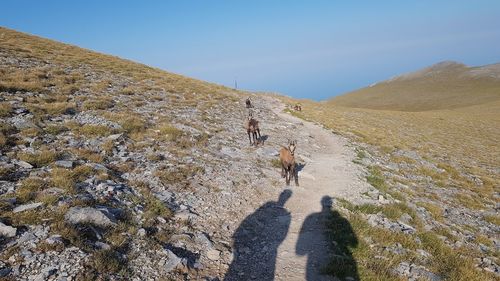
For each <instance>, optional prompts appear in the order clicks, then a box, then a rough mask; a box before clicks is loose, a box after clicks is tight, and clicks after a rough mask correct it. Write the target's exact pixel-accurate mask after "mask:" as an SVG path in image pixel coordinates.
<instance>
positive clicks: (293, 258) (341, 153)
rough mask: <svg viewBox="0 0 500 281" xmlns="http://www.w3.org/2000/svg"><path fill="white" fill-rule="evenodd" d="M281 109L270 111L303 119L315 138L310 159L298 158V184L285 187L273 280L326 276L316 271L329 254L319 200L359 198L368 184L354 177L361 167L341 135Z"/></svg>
mask: <svg viewBox="0 0 500 281" xmlns="http://www.w3.org/2000/svg"><path fill="white" fill-rule="evenodd" d="M282 109H283V108H282V107H281V106H279V105H278V106H275V107H274V109H273V111H274V112H275V113H276V114H277V115H278V116H280V117H281V118H283V119H285V120H287V121H288V122H292V123H300V122H301V123H303V124H304V126H303V127H302V128H303V130H305V131H306V132H307V133H308V134H309V135H310V138H313V139H314V140H315V143H313V146H316V147H317V149H316V150H315V151H314V152H312V153H311V158H310V159H307V158H305V159H304V157H302V159H303V160H304V161H303V164H305V166H304V167H303V169H302V170H301V171H300V172H299V179H300V186H299V187H295V186H293V187H291V189H292V191H293V196H292V197H291V198H290V200H288V201H287V203H286V204H285V207H286V208H287V209H288V211H289V212H290V213H291V224H290V229H289V231H288V235H287V236H286V238H285V240H284V241H283V243H282V244H281V246H280V247H279V248H278V259H277V267H276V280H330V279H329V278H327V277H325V276H322V275H320V269H321V267H322V266H323V265H324V264H325V261H326V262H327V261H328V259H329V257H328V255H329V253H328V247H329V245H328V244H329V243H328V241H327V239H326V237H325V230H326V229H325V226H326V224H325V213H324V212H322V205H324V204H329V203H330V202H328V201H329V200H328V199H327V198H328V197H330V198H331V199H332V201H331V202H332V203H333V204H334V202H335V198H345V199H349V200H350V201H359V200H361V199H360V194H361V193H362V192H364V191H366V190H367V189H368V186H367V184H366V182H364V181H363V180H361V179H360V175H361V173H362V171H361V170H359V167H358V166H357V165H355V164H354V163H353V162H352V160H353V159H354V155H355V154H354V149H353V148H352V147H349V146H348V145H347V143H346V141H345V140H344V139H343V138H342V137H340V136H338V135H335V134H333V133H331V132H330V131H328V130H326V129H324V128H322V127H320V126H318V125H315V124H312V123H310V122H304V121H303V120H300V119H298V118H296V117H293V116H291V115H289V114H286V113H283V112H282ZM298 154H299V158H300V152H298Z"/></svg>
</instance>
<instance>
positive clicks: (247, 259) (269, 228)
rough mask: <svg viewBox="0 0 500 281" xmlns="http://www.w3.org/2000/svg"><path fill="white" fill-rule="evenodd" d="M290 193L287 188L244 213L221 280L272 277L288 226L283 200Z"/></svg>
mask: <svg viewBox="0 0 500 281" xmlns="http://www.w3.org/2000/svg"><path fill="white" fill-rule="evenodd" d="M291 196H292V191H291V190H289V189H286V190H284V191H283V192H281V194H280V196H279V199H278V201H269V202H266V203H265V204H264V205H262V206H260V208H258V209H257V210H256V211H255V212H254V213H252V214H250V215H249V216H247V217H246V218H245V219H244V220H243V221H242V222H241V224H240V226H239V227H238V229H236V231H235V232H234V234H233V239H234V241H233V255H234V258H233V261H232V263H231V265H230V266H229V269H228V271H227V273H226V276H225V277H224V281H240V280H242V281H243V280H259V281H272V280H274V273H275V269H276V258H277V253H278V247H279V245H280V244H281V243H282V242H283V240H285V237H286V235H287V233H288V228H289V227H290V221H291V216H290V212H288V211H287V210H286V209H285V207H284V206H285V203H286V202H287V201H288V199H289V198H290V197H291Z"/></svg>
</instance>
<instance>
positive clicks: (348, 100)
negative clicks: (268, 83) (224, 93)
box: [283, 64, 500, 280]
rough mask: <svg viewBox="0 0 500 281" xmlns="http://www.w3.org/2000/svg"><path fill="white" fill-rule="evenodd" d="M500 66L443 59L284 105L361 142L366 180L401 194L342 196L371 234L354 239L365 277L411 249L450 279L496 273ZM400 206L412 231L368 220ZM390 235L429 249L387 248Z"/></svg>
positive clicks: (361, 231) (354, 219)
mask: <svg viewBox="0 0 500 281" xmlns="http://www.w3.org/2000/svg"><path fill="white" fill-rule="evenodd" d="M492 69H493V71H492ZM497 69H498V65H493V66H487V67H480V68H467V67H465V66H463V65H458V64H444V65H438V66H435V67H432V68H429V69H426V70H423V71H421V72H418V73H414V74H410V75H405V76H401V77H399V78H396V79H394V80H392V81H387V82H382V83H380V84H377V85H375V86H373V87H371V88H366V89H362V90H359V91H357V92H355V93H351V94H347V95H345V96H342V97H339V98H335V99H333V100H332V101H329V102H320V103H318V102H312V101H304V100H301V101H300V102H301V103H302V105H303V106H302V112H296V111H293V110H290V109H288V110H287V111H288V112H290V113H291V114H294V115H296V116H298V117H301V118H304V119H306V120H311V121H314V122H317V123H320V124H322V125H324V126H325V127H328V128H330V129H332V130H333V132H335V133H338V134H341V135H344V136H345V137H347V138H349V139H350V140H352V141H353V142H355V143H356V144H357V147H358V148H357V149H358V160H357V163H358V164H361V165H363V166H365V167H366V169H367V171H368V175H367V177H366V178H367V180H368V182H370V183H371V184H372V185H373V186H374V187H376V188H377V189H379V190H380V191H381V192H383V193H385V195H384V197H388V198H393V199H396V200H397V201H396V202H398V203H396V204H381V205H367V206H352V205H351V204H349V203H348V202H341V203H340V204H339V205H338V206H337V207H336V209H337V210H338V211H340V212H342V213H343V214H344V215H345V216H346V217H348V218H349V221H350V223H351V225H352V226H353V228H354V231H355V233H356V234H357V235H358V236H359V237H361V238H362V239H361V240H362V241H370V242H362V243H360V245H358V246H357V247H353V248H352V249H351V251H352V253H353V256H354V257H355V259H356V260H357V262H358V266H359V267H360V272H361V276H362V279H363V280H364V279H366V280H381V279H380V278H381V277H380V276H385V277H383V278H382V279H383V280H390V278H392V277H390V276H393V272H394V271H393V269H394V268H395V267H396V266H398V264H399V266H401V264H400V262H401V261H407V260H408V259H410V260H413V262H414V263H415V264H417V265H422V266H425V267H427V268H429V269H431V270H432V272H435V273H438V274H439V275H440V276H441V277H443V278H444V280H498V264H500V259H499V258H500V255H499V253H500V251H499V247H498V245H499V243H498V231H499V230H500V220H499V215H498V210H497V208H498V204H500V170H499V168H498V167H500V146H499V145H498V140H499V139H500V101H499V100H498V97H499V95H500V91H498V90H496V91H495V89H498V85H499V84H498V82H497V80H496V79H497V78H493V76H495V75H496V74H494V73H498V72H495V71H497ZM429 73H432V75H431V74H429ZM472 75H477V77H471V76H472ZM486 76H489V77H486ZM443 77H446V79H443ZM464 77H465V78H464ZM490 77H491V78H490ZM455 83H462V84H461V85H463V87H458V86H457V85H454V84H455ZM422 89H428V91H422ZM438 89H441V90H439V91H438ZM450 89H454V90H455V92H453V91H451V90H450ZM410 94H415V95H419V94H421V96H418V97H415V96H412V95H410ZM476 94H477V96H476ZM371 95H373V96H376V97H379V98H374V97H372V96H371ZM422 97H424V98H422ZM283 100H284V101H285V102H286V103H288V104H290V105H293V104H295V103H296V102H297V101H296V100H293V99H288V98H283ZM340 104H343V105H349V106H353V107H347V106H340ZM355 106H357V107H366V108H354V107H355ZM374 108H385V109H390V110H380V109H378V110H377V109H374ZM409 111H418V112H409ZM402 214H409V215H410V217H411V219H410V220H409V221H408V223H409V224H410V225H411V226H413V227H415V229H416V230H417V232H416V234H415V235H413V236H411V235H410V236H407V235H402V236H399V237H398V236H397V235H395V234H394V232H391V231H387V230H385V229H383V228H381V227H379V226H374V225H373V224H369V223H367V220H368V218H369V216H372V217H373V216H374V215H376V216H382V217H385V218H387V219H389V220H392V221H400V220H401V219H402V218H403V217H402ZM332 232H333V233H338V231H337V230H336V229H332ZM332 240H336V238H335V237H332ZM415 241H417V245H414V244H412V243H414V242H415ZM370 244H372V245H370ZM373 244H375V245H377V246H376V247H373ZM394 245H402V246H403V248H406V249H408V248H409V249H411V248H414V247H418V248H423V249H424V250H425V251H426V252H427V253H430V254H431V256H430V257H427V258H422V257H421V256H419V255H415V256H414V255H411V254H410V252H411V251H410V252H408V251H406V252H405V251H403V254H402V255H401V254H397V255H394V254H393V255H390V256H385V255H384V254H383V253H384V251H386V250H387V249H391V247H394ZM378 247H380V248H379V249H377V248H378ZM384 249H385V250H384ZM374 256H382V257H385V259H374V258H373V257H374ZM490 261H491V262H492V263H490ZM391 268H392V269H391ZM402 268H404V266H402ZM477 268H482V269H484V270H478V269H477ZM342 270H343V269H342V267H340V268H339V265H338V263H336V262H335V261H332V264H331V267H330V268H329V269H328V271H329V272H331V273H332V274H334V275H338V276H342V274H343V273H342ZM492 271H493V272H494V271H496V272H497V273H496V274H497V275H493V274H491V273H490V272H492ZM422 278H424V277H422ZM429 278H430V277H429ZM424 279H425V278H424ZM431 279H432V278H431Z"/></svg>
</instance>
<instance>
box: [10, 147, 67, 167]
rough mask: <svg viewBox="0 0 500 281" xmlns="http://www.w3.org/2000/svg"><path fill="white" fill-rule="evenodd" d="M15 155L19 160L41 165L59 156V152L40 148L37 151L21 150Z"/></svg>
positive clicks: (53, 160)
mask: <svg viewBox="0 0 500 281" xmlns="http://www.w3.org/2000/svg"><path fill="white" fill-rule="evenodd" d="M17 156H18V158H19V159H20V160H23V161H25V162H28V163H30V164H31V165H33V166H35V167H43V166H46V165H48V164H50V163H53V162H55V161H56V160H57V159H58V158H59V156H60V154H59V153H58V152H56V151H54V150H49V149H47V148H42V149H41V150H40V151H39V152H35V153H27V152H21V153H19V154H18V155H17Z"/></svg>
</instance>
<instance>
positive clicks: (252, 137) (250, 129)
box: [245, 112, 261, 145]
mask: <svg viewBox="0 0 500 281" xmlns="http://www.w3.org/2000/svg"><path fill="white" fill-rule="evenodd" d="M245 127H246V129H247V134H248V140H249V141H250V145H252V144H253V145H257V144H258V143H259V142H260V139H261V136H260V129H259V121H257V120H256V119H255V118H253V114H252V112H249V113H248V120H247V122H246V123H245ZM257 135H258V137H257Z"/></svg>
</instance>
